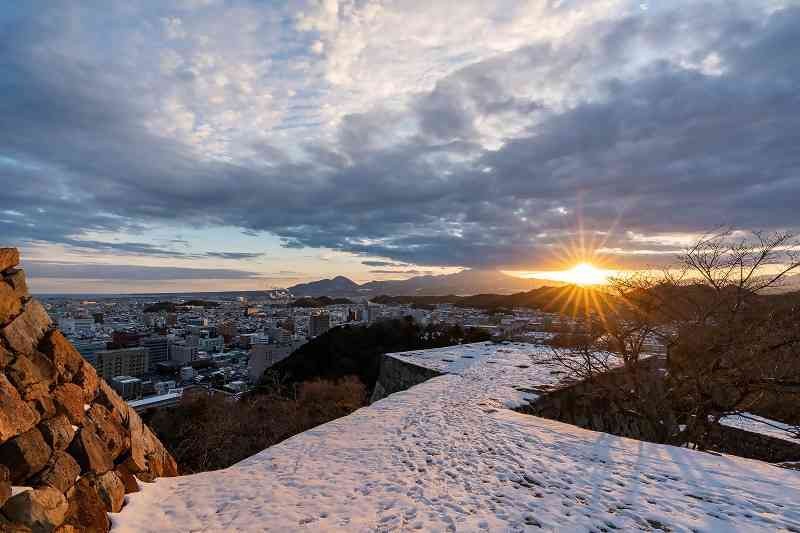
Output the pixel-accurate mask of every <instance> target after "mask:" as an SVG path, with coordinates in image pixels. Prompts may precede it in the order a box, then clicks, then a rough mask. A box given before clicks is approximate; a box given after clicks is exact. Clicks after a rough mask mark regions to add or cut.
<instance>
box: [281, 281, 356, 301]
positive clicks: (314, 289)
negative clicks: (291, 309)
mask: <svg viewBox="0 0 800 533" xmlns="http://www.w3.org/2000/svg"><path fill="white" fill-rule="evenodd" d="M358 289H359V285H358V283H356V282H355V281H353V280H351V279H349V278H346V277H344V276H336V277H335V278H333V279H322V280H319V281H312V282H310V283H300V284H299V285H294V286H292V287H289V289H288V290H289V292H291V293H292V294H293V295H295V296H299V297H305V296H308V297H312V298H315V297H317V296H352V295H355V294H358Z"/></svg>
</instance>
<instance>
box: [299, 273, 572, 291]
mask: <svg viewBox="0 0 800 533" xmlns="http://www.w3.org/2000/svg"><path fill="white" fill-rule="evenodd" d="M546 285H549V286H557V285H563V283H559V282H557V281H543V280H539V279H522V278H516V277H514V276H509V275H506V274H503V273H502V272H497V271H493V270H464V271H462V272H458V273H456V274H443V275H439V276H416V277H413V278H409V279H404V280H389V281H370V282H368V283H364V284H363V285H359V284H357V283H355V282H354V281H352V280H350V279H348V278H345V277H344V276H337V277H335V278H333V279H324V280H320V281H314V282H311V283H301V284H300V285H295V286H293V287H289V291H290V292H291V293H292V294H294V295H295V296H300V297H302V296H309V297H317V296H378V295H382V294H385V295H389V296H414V295H417V296H436V295H445V294H459V295H469V294H481V293H493V294H513V293H517V292H521V291H529V290H531V289H535V288H538V287H542V286H546Z"/></svg>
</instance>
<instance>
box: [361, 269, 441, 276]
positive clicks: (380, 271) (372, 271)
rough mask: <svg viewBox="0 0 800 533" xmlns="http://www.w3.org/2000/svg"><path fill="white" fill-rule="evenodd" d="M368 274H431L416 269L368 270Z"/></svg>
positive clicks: (429, 271) (431, 272)
mask: <svg viewBox="0 0 800 533" xmlns="http://www.w3.org/2000/svg"><path fill="white" fill-rule="evenodd" d="M369 272H370V274H399V275H407V276H426V275H431V274H433V271H431V270H417V269H409V270H370V271H369Z"/></svg>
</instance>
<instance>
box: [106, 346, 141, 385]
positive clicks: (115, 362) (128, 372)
mask: <svg viewBox="0 0 800 533" xmlns="http://www.w3.org/2000/svg"><path fill="white" fill-rule="evenodd" d="M95 357H96V360H95V365H94V366H95V368H96V369H97V373H98V374H100V376H102V377H103V379H105V380H106V381H111V379H112V378H114V377H115V376H134V377H136V376H142V375H144V374H145V373H146V372H147V369H148V368H149V364H148V359H147V349H146V348H143V347H141V346H139V347H136V348H123V349H120V350H101V351H98V352H97V353H96V354H95Z"/></svg>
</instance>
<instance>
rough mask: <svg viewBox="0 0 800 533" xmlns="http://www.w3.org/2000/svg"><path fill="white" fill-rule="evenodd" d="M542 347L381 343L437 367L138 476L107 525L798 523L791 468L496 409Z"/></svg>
mask: <svg viewBox="0 0 800 533" xmlns="http://www.w3.org/2000/svg"><path fill="white" fill-rule="evenodd" d="M537 350H539V351H537ZM530 354H534V356H535V357H534V358H531V357H530ZM540 355H543V352H541V348H537V347H535V346H533V345H494V344H490V343H482V344H477V345H467V346H459V347H453V348H445V349H439V350H428V351H424V352H410V353H405V354H395V355H394V356H395V357H397V358H398V359H402V360H406V361H412V362H423V361H424V362H425V364H426V366H431V367H436V368H438V369H440V370H443V371H447V372H451V373H449V374H447V375H443V376H440V377H437V378H434V379H431V380H429V381H427V382H425V383H423V384H421V385H418V386H416V387H412V388H411V389H409V390H407V391H404V392H400V393H396V394H393V395H391V396H389V397H388V398H386V399H384V400H381V401H379V402H376V403H374V404H373V405H371V406H369V407H365V408H362V409H359V410H358V411H356V412H355V413H353V414H351V415H349V416H347V417H344V418H340V419H338V420H334V421H332V422H329V423H327V424H324V425H322V426H319V427H316V428H314V429H312V430H309V431H306V432H304V433H302V434H299V435H296V436H294V437H292V438H290V439H288V440H286V441H284V442H282V443H280V444H278V445H276V446H273V447H271V448H268V449H266V450H264V451H262V452H261V453H258V454H256V455H254V456H253V457H250V458H249V459H246V460H244V461H242V462H241V463H239V464H237V465H234V466H232V467H230V468H228V469H225V470H220V471H216V472H205V473H202V474H195V475H191V476H184V477H178V478H167V479H159V480H157V481H156V482H155V483H152V484H144V483H143V484H142V487H143V490H142V491H141V492H139V493H135V494H130V495H128V496H127V501H128V504H127V505H126V507H125V508H124V509H123V511H122V513H120V514H116V515H111V517H112V520H113V531H115V532H116V533H133V532H178V531H213V532H222V531H294V530H310V531H391V530H419V531H456V530H457V531H537V530H545V531H547V530H559V531H603V530H605V531H610V530H613V529H620V530H626V531H627V530H645V531H648V530H658V529H664V530H669V531H686V532H688V531H703V532H722V531H780V530H785V531H795V532H797V531H800V506H798V504H797V494H800V472H797V471H793V470H788V469H780V468H777V467H775V466H772V465H769V464H767V463H762V462H758V461H753V460H748V459H742V458H736V457H731V456H725V455H717V454H708V453H702V452H698V451H694V450H688V449H684V448H677V447H672V446H664V445H658V444H651V443H645V442H640V441H635V440H631V439H625V438H621V437H615V436H612V435H608V434H603V433H596V432H592V431H587V430H583V429H580V428H577V427H574V426H570V425H567V424H563V423H560V422H556V421H551V420H546V419H542V418H537V417H532V416H528V415H524V414H520V413H517V412H514V411H511V410H509V409H507V408H506V405H508V404H514V403H515V402H521V401H524V396H525V395H526V394H527V395H529V396H530V395H532V394H535V391H536V390H541V389H542V388H546V387H551V386H553V385H555V384H557V383H558V381H559V380H560V379H561V378H562V377H563V376H562V375H561V374H558V373H555V374H554V373H553V371H554V370H557V368H555V367H552V366H549V365H547V364H532V363H531V362H532V361H533V360H534V359H536V358H537V357H539V356H540ZM468 356H469V357H468ZM444 359H449V360H450V361H445V360H444ZM523 365H528V368H521V367H522V366H523ZM520 389H526V390H528V391H533V392H525V391H523V390H520Z"/></svg>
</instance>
